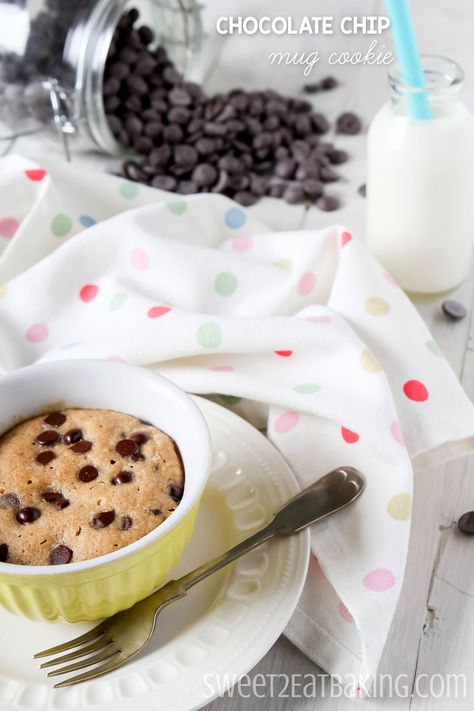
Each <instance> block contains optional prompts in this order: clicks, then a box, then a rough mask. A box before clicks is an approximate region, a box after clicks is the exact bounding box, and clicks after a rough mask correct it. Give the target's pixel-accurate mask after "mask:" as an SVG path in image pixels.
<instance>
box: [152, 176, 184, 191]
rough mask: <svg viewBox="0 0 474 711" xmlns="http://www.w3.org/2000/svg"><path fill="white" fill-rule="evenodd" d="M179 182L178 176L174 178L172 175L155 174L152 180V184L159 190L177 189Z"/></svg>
mask: <svg viewBox="0 0 474 711" xmlns="http://www.w3.org/2000/svg"><path fill="white" fill-rule="evenodd" d="M177 184H178V181H177V180H176V178H173V177H172V176H171V175H155V176H154V177H153V178H152V179H151V180H150V185H151V186H152V187H153V188H157V189H158V190H168V191H172V190H175V188H176V186H177Z"/></svg>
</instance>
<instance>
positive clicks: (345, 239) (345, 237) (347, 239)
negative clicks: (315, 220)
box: [341, 232, 352, 247]
mask: <svg viewBox="0 0 474 711" xmlns="http://www.w3.org/2000/svg"><path fill="white" fill-rule="evenodd" d="M351 239H352V235H351V233H350V232H343V233H342V235H341V247H345V246H346V244H348V242H350V241H351Z"/></svg>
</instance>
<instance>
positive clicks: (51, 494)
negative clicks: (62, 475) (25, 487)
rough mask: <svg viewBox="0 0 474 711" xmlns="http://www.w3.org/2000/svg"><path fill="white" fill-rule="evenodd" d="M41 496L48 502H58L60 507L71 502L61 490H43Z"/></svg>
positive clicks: (66, 505)
mask: <svg viewBox="0 0 474 711" xmlns="http://www.w3.org/2000/svg"><path fill="white" fill-rule="evenodd" d="M41 498H42V499H43V501H46V503H48V504H56V507H57V508H58V509H65V508H67V507H68V506H69V503H70V502H69V501H68V499H66V497H65V496H64V494H63V493H62V492H61V491H43V493H42V494H41Z"/></svg>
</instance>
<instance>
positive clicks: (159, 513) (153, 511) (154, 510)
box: [150, 509, 163, 516]
mask: <svg viewBox="0 0 474 711" xmlns="http://www.w3.org/2000/svg"><path fill="white" fill-rule="evenodd" d="M150 513H151V514H153V516H161V515H162V513H163V511H162V510H161V509H150Z"/></svg>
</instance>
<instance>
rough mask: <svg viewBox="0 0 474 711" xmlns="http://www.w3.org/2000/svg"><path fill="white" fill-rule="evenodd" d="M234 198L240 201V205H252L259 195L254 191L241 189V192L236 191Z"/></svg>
mask: <svg viewBox="0 0 474 711" xmlns="http://www.w3.org/2000/svg"><path fill="white" fill-rule="evenodd" d="M234 200H235V201H236V202H238V203H239V205H242V207H250V206H251V205H254V204H255V203H256V202H257V197H256V196H255V195H252V193H249V192H247V191H246V190H240V191H239V192H237V193H235V195H234Z"/></svg>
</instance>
